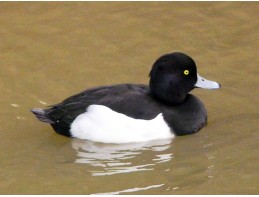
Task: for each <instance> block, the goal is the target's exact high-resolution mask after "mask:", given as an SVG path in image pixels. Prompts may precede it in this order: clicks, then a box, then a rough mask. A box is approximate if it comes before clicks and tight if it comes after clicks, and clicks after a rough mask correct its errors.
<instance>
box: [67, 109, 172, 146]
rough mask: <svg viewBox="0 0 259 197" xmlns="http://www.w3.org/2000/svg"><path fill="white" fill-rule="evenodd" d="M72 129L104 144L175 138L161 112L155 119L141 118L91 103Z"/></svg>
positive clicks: (74, 132) (76, 133)
mask: <svg viewBox="0 0 259 197" xmlns="http://www.w3.org/2000/svg"><path fill="white" fill-rule="evenodd" d="M70 132H71V135H72V136H73V137H76V138H80V139H87V140H91V141H95V142H103V143H130V142H143V141H150V140H155V139H166V138H173V137H174V134H172V132H171V130H170V128H169V127H168V125H167V124H166V122H165V121H164V119H163V115H162V114H161V113H160V114H158V115H157V117H155V118H154V119H152V120H141V119H134V118H131V117H128V116H126V115H124V114H121V113H118V112H115V111H113V110H111V109H110V108H108V107H106V106H103V105H90V106H89V107H88V108H87V111H86V112H85V113H83V114H81V115H79V116H78V117H77V118H76V119H75V120H74V122H73V123H72V124H71V129H70Z"/></svg>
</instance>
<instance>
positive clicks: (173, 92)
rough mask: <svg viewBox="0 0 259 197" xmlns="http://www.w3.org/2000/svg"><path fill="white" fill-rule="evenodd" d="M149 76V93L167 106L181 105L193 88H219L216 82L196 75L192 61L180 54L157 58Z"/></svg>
mask: <svg viewBox="0 0 259 197" xmlns="http://www.w3.org/2000/svg"><path fill="white" fill-rule="evenodd" d="M149 76H150V81H149V86H150V90H151V93H152V94H153V95H154V96H155V97H156V98H157V99H159V100H161V101H163V102H166V103H169V104H179V103H182V102H183V101H184V99H185V98H186V96H187V94H188V92H190V91H191V90H192V89H194V88H195V87H201V88H207V89H215V88H219V87H220V85H219V84H218V83H216V82H213V81H209V80H206V79H204V78H201V77H200V76H199V75H198V74H197V68H196V64H195V62H194V60H193V59H192V58H191V57H189V56H188V55H186V54H184V53H180V52H175V53H170V54H166V55H163V56H161V57H160V58H158V59H157V60H156V61H155V63H154V64H153V67H152V69H151V71H150V74H149Z"/></svg>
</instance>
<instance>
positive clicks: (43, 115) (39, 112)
mask: <svg viewBox="0 0 259 197" xmlns="http://www.w3.org/2000/svg"><path fill="white" fill-rule="evenodd" d="M31 112H32V113H33V114H34V115H35V116H36V117H37V118H38V119H39V120H40V121H42V122H46V123H49V124H54V122H53V121H52V120H50V119H48V117H47V116H46V112H45V111H44V110H43V109H40V108H35V109H32V110H31Z"/></svg>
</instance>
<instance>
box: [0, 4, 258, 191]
mask: <svg viewBox="0 0 259 197" xmlns="http://www.w3.org/2000/svg"><path fill="white" fill-rule="evenodd" d="M258 9H259V4H258V2H146V3H143V2H142V3H141V2H133V3H123V2H112V3H111V2H99V3H96V2H79V3H74V2H65V3H64V2H55V3H53V2H22V3H15V2H7V3H6V2H0V69H1V72H0V92H1V97H0V103H1V109H0V116H1V118H0V123H1V128H0V132H1V143H0V158H1V163H0V177H1V178H0V193H1V194H100V193H108V194H258V193H259V187H258V186H259V151H258V150H259V149H258V145H259V143H258V142H259V134H258V119H259V115H258V96H259V95H258V82H259V79H258V71H259V70H258V65H259V60H258V47H259V41H258V33H259V14H258ZM172 51H182V52H185V53H187V54H189V55H190V56H192V57H193V58H194V59H195V60H196V63H197V65H198V70H199V73H200V74H201V75H203V76H204V77H207V78H208V79H212V80H215V81H218V82H220V83H221V84H222V88H221V89H220V90H217V91H206V90H194V91H193V94H195V95H197V96H199V98H201V100H203V102H204V103H205V105H206V107H207V110H208V116H209V119H208V121H209V122H208V125H207V127H206V128H204V129H202V130H201V131H200V132H199V133H197V134H195V135H190V136H184V137H177V138H175V139H173V140H172V141H171V140H164V141H155V142H147V143H139V144H124V145H112V144H99V143H93V142H89V141H82V140H77V139H70V138H66V137H63V136H60V135H57V134H55V133H54V132H53V131H52V129H51V128H50V127H49V126H48V125H47V124H43V123H40V122H38V121H37V120H36V119H35V117H33V115H32V114H31V113H30V112H29V110H30V109H31V108H33V107H45V106H47V105H50V104H54V103H58V102H60V101H61V100H63V99H64V98H66V97H68V96H70V95H72V94H75V93H77V92H79V91H81V90H83V89H85V88H90V87H93V86H99V85H107V84H116V83H125V82H132V83H147V82H148V77H147V75H148V73H149V69H150V67H151V65H152V64H153V61H154V60H155V59H156V58H157V57H159V56H160V55H162V54H164V53H168V52H172Z"/></svg>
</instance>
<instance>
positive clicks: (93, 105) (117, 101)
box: [31, 52, 221, 144]
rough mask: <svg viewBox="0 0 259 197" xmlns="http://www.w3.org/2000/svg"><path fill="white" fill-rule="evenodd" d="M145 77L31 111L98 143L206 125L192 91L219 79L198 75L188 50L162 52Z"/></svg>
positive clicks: (55, 126)
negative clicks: (135, 81) (142, 82)
mask: <svg viewBox="0 0 259 197" xmlns="http://www.w3.org/2000/svg"><path fill="white" fill-rule="evenodd" d="M149 78H150V80H149V85H146V84H130V83H127V84H116V85H106V86H100V87H95V88H90V89H87V90H84V91H82V92H80V93H78V94H75V95H73V96H70V97H68V98H67V99H65V100H63V101H62V102H60V103H58V104H55V105H52V106H49V107H47V108H45V109H42V108H34V109H32V110H31V112H32V113H33V114H34V115H35V116H36V117H37V118H38V120H40V121H42V122H45V123H48V124H50V125H51V126H52V128H53V129H54V131H55V132H56V133H58V134H61V135H63V136H67V137H72V138H79V139H83V140H90V141H93V142H100V143H115V144H120V143H133V142H145V141H152V140H160V139H168V138H174V137H175V136H184V135H189V134H194V133H196V132H198V131H199V130H200V129H201V128H203V127H204V126H206V125H207V110H206V108H205V106H204V104H203V103H202V101H201V100H200V99H199V98H198V97H196V96H194V95H192V94H190V91H192V90H193V89H194V88H204V89H218V88H220V87H221V85H220V84H219V83H217V82H215V81H211V80H208V79H205V78H203V77H202V76H200V75H199V74H198V72H197V67H196V64H195V62H194V60H193V59H192V58H191V57H190V56H188V55H186V54H184V53H182V52H172V53H168V54H164V55H162V56H161V57H159V58H158V59H156V61H155V62H154V64H153V65H152V67H151V71H150V73H149Z"/></svg>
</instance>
